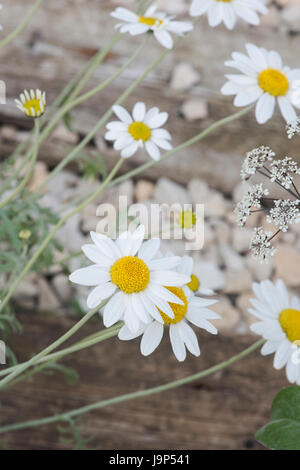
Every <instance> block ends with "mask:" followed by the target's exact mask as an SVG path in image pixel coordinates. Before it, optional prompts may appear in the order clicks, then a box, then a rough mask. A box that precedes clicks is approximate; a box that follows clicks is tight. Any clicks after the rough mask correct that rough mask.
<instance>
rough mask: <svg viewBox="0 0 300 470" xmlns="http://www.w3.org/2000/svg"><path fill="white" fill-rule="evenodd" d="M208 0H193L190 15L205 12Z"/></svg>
mask: <svg viewBox="0 0 300 470" xmlns="http://www.w3.org/2000/svg"><path fill="white" fill-rule="evenodd" d="M209 5H210V0H193V1H192V4H191V8H190V15H191V16H201V15H203V14H204V13H206V12H207V9H208V7H209Z"/></svg>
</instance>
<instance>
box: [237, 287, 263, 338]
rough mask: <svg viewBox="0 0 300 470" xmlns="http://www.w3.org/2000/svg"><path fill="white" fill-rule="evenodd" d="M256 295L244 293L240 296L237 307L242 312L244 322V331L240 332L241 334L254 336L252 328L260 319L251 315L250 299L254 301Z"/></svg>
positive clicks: (248, 292)
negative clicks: (249, 310)
mask: <svg viewBox="0 0 300 470" xmlns="http://www.w3.org/2000/svg"><path fill="white" fill-rule="evenodd" d="M254 298H255V295H254V294H253V292H252V291H247V292H244V293H243V294H241V295H239V296H238V298H237V300H236V306H237V308H238V309H239V311H240V312H241V317H242V320H243V322H244V328H243V330H240V332H241V333H244V334H246V333H247V334H249V333H250V334H254V333H253V332H252V331H251V329H250V326H251V325H252V323H255V322H257V321H258V319H257V318H256V317H255V316H254V315H251V313H249V312H248V309H249V308H250V307H251V303H250V299H254Z"/></svg>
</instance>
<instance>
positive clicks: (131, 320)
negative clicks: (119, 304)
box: [124, 296, 141, 333]
mask: <svg viewBox="0 0 300 470" xmlns="http://www.w3.org/2000/svg"><path fill="white" fill-rule="evenodd" d="M124 322H125V324H126V326H127V327H128V328H129V330H130V331H132V333H137V332H138V331H139V328H140V324H141V321H140V319H139V318H138V316H137V315H136V312H135V309H134V308H133V306H132V297H131V296H128V304H127V307H126V309H125V312H124Z"/></svg>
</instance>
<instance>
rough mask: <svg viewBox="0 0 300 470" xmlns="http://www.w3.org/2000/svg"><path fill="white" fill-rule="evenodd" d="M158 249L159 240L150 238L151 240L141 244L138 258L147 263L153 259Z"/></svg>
mask: <svg viewBox="0 0 300 470" xmlns="http://www.w3.org/2000/svg"><path fill="white" fill-rule="evenodd" d="M159 247H160V239H159V238H152V239H151V240H148V241H146V242H144V243H143V244H142V246H141V248H140V249H139V252H138V257H139V258H141V259H142V260H144V261H145V262H146V263H147V262H149V261H151V260H152V259H153V258H154V256H155V255H156V254H157V252H158V250H159Z"/></svg>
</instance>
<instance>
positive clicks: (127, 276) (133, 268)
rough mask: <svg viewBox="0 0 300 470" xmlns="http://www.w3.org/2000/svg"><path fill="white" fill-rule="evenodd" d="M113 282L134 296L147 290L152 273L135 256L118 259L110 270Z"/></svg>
mask: <svg viewBox="0 0 300 470" xmlns="http://www.w3.org/2000/svg"><path fill="white" fill-rule="evenodd" d="M110 275H111V280H112V282H113V283H114V284H116V286H118V287H119V289H121V291H123V292H125V294H133V293H134V292H141V291H143V290H145V289H146V287H147V286H148V284H149V281H150V271H149V268H148V266H147V265H146V263H145V262H144V261H143V260H142V259H139V258H136V257H134V256H124V257H123V258H120V259H118V260H117V261H116V262H115V263H114V264H113V265H112V267H111V269H110Z"/></svg>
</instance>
